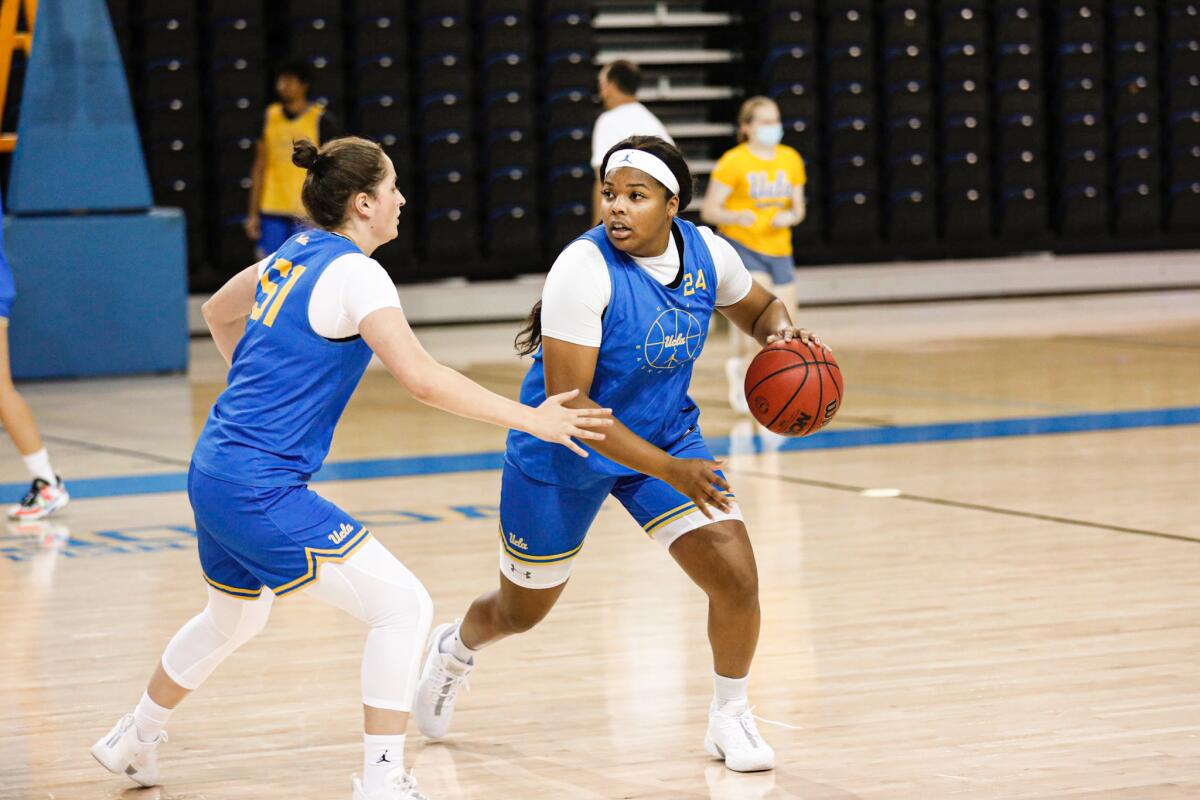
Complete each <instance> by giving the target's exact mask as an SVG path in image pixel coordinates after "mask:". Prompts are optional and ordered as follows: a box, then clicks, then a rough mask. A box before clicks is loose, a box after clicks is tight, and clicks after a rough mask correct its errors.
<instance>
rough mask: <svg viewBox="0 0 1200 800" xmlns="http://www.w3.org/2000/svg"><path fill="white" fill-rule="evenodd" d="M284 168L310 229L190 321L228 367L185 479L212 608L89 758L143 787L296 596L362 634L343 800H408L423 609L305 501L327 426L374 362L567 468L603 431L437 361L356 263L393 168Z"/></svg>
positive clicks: (365, 254)
mask: <svg viewBox="0 0 1200 800" xmlns="http://www.w3.org/2000/svg"><path fill="white" fill-rule="evenodd" d="M294 159H295V162H296V164H297V165H299V166H301V167H304V168H305V169H306V170H308V176H307V177H306V178H305V181H304V188H303V198H304V204H305V207H306V209H307V211H308V213H309V215H310V216H311V218H312V220H313V221H314V222H315V223H316V224H317V225H319V226H320V229H318V230H311V231H306V232H303V233H300V234H297V235H295V236H292V237H291V238H290V239H288V240H287V241H286V242H285V243H284V244H283V246H282V247H280V248H279V250H278V251H277V252H276V253H274V254H273V255H272V256H270V257H269V258H267V259H265V260H264V261H262V262H260V263H259V264H257V265H255V266H252V267H249V268H247V269H246V270H244V271H242V272H241V273H239V274H238V275H236V276H235V277H234V278H232V279H231V280H230V281H229V282H228V283H227V284H226V285H225V286H224V287H222V288H221V290H220V291H218V292H217V293H216V294H215V295H214V296H213V297H212V299H211V300H209V301H208V302H207V303H206V304H205V306H204V316H205V319H206V320H207V322H208V325H209V329H210V330H211V331H212V334H213V340H214V341H215V343H216V345H217V349H218V350H220V352H221V355H222V356H223V357H224V358H225V360H226V361H227V362H229V363H230V364H231V368H230V371H229V379H228V386H227V388H226V389H225V391H224V392H223V393H222V394H221V396H220V397H219V398H218V399H217V402H216V404H215V405H214V406H213V409H212V412H211V413H210V414H209V418H208V422H207V423H206V424H205V427H204V430H203V432H202V433H201V434H200V440H199V441H198V442H197V444H196V450H195V452H194V454H193V456H192V464H191V469H190V471H189V473H188V498H189V500H190V501H191V504H192V508H193V510H194V512H195V516H196V531H197V534H198V536H199V549H200V563H201V566H202V567H203V571H204V578H205V580H206V581H207V582H208V605H207V607H206V608H205V609H204V611H203V612H202V613H201V614H199V615H198V616H196V617H194V618H193V619H192V620H191V621H190V622H188V623H187V624H186V625H184V626H183V628H181V629H180V630H179V632H178V633H176V634H175V637H174V638H173V639H172V640H171V642H170V643H169V644H168V645H167V648H166V651H165V652H164V653H163V656H162V659H161V661H160V662H159V664H158V667H157V669H156V670H155V672H154V676H153V677H152V679H151V681H150V684H149V686H148V687H147V690H146V692H145V694H143V696H142V699H141V702H139V703H138V705H137V708H136V710H135V711H134V712H133V713H132V714H127V715H125V716H124V717H123V718H122V719H121V720H120V721H118V722H117V724H116V725H115V726H114V727H113V729H112V730H111V731H110V732H109V733H108V735H106V736H105V737H103V738H102V739H100V740H99V741H98V742H96V744H95V746H94V747H93V748H92V754H93V755H94V756H95V757H96V759H97V760H99V761H100V763H101V764H103V765H104V766H105V767H106V768H108V769H109V770H111V771H113V772H118V773H120V772H124V773H125V774H127V775H129V776H130V777H131V778H132V779H133V780H134V781H136V782H137V783H140V784H142V785H146V786H149V785H153V784H155V783H157V781H158V765H157V749H158V745H159V743H160V742H162V741H165V740H166V735H165V733H163V727H164V726H165V724H166V722H167V720H168V718H169V716H170V715H171V713H172V711H173V710H174V709H175V707H176V706H177V705H178V704H179V702H180V701H181V700H183V698H184V697H186V696H187V695H188V693H189V692H191V691H192V690H194V689H196V688H198V687H199V686H200V684H201V683H203V682H204V680H205V679H206V678H207V677H208V676H209V675H210V674H211V673H212V671H213V670H214V669H215V668H216V667H217V665H218V664H220V663H221V662H222V661H223V660H224V659H225V658H227V657H228V656H229V655H230V654H231V653H233V652H234V651H235V650H236V649H237V648H238V647H240V646H241V645H242V644H244V643H245V642H247V641H248V640H249V639H250V638H251V637H253V636H254V635H255V634H257V633H258V632H259V631H261V630H262V629H263V626H264V625H265V624H266V622H267V617H268V615H269V613H270V610H271V604H272V602H273V601H274V599H275V598H276V597H282V596H284V595H287V594H291V593H294V592H300V591H303V592H306V593H308V594H310V595H312V596H314V597H317V598H319V599H321V600H323V601H325V602H327V603H330V604H331V605H334V606H337V607H338V608H341V609H343V610H345V611H346V612H348V613H349V614H351V615H353V616H355V617H357V618H358V619H361V620H362V621H364V622H366V623H367V624H368V625H370V628H371V630H370V634H369V635H368V637H367V643H366V648H365V650H364V652H363V664H362V691H363V712H364V723H365V736H364V745H365V753H364V773H363V776H362V779H361V781H360V780H359V779H358V778H357V777H355V778H354V779H353V781H352V787H353V795H354V798H355V800H400V799H401V798H418V797H421V795H420V794H418V793H417V790H416V785H415V783H414V781H413V780H412V778H411V776H409V775H408V774H406V773H405V772H404V767H403V763H404V732H405V728H406V726H407V723H408V716H409V710H410V706H411V698H412V694H413V690H414V687H415V684H416V679H417V675H418V669H419V666H420V655H421V645H422V643H423V642H424V641H425V637H426V634H427V633H428V630H429V624H430V620H431V614H432V604H431V601H430V599H429V594H428V593H427V592H426V590H425V587H424V586H422V585H421V582H420V581H419V580H417V578H416V577H415V576H413V574H412V573H411V572H409V571H408V569H406V568H405V567H404V565H403V564H401V563H400V561H398V560H397V559H396V558H395V557H394V556H393V555H392V554H391V553H390V552H388V550H387V549H386V548H384V546H383V545H382V544H380V543H379V542H378V541H376V540H374V539H372V538H371V535H370V533H369V532H368V531H367V529H366V528H365V527H364V526H363V525H362V524H360V523H359V522H358V521H357V520H355V519H354V518H353V517H352V516H350V515H349V514H347V513H346V512H345V511H342V510H341V509H339V508H338V507H336V506H335V505H333V504H332V503H330V502H329V501H327V500H324V499H323V498H321V497H320V496H318V495H317V494H315V493H314V492H312V491H311V490H310V489H309V488H308V487H307V485H306V484H307V482H308V480H309V478H310V476H311V475H312V474H313V473H315V472H316V471H317V470H318V469H320V467H321V463H322V462H323V461H324V459H325V456H326V455H327V454H328V452H329V445H330V441H331V439H332V437H333V429H334V426H335V425H336V424H337V421H338V419H339V417H340V416H341V414H342V411H343V409H344V408H345V406H346V403H347V401H348V400H349V399H350V395H351V394H352V393H353V392H354V389H355V387H356V386H357V385H358V382H359V380H360V378H361V377H362V374H363V371H364V370H365V369H366V367H367V363H368V362H369V361H370V359H371V355H372V353H374V354H375V355H378V356H379V358H380V360H382V361H383V363H384V365H385V366H386V367H387V368H388V370H389V371H391V373H392V375H394V376H395V377H396V379H397V380H398V381H399V382H400V383H401V384H402V385H403V386H404V388H405V389H407V390H408V391H409V392H410V393H412V395H413V396H414V397H416V398H417V399H419V400H421V401H422V402H425V403H428V404H429V405H432V406H436V407H438V408H441V409H444V410H446V411H450V412H452V413H455V414H458V415H460V416H464V417H470V418H472V419H479V420H483V421H486V422H491V423H494V424H497V425H502V426H509V427H512V428H514V429H520V430H522V431H525V432H527V433H528V434H530V435H532V436H535V437H538V438H539V439H544V440H546V441H549V442H556V443H558V444H560V445H566V446H567V447H570V448H571V449H573V450H575V451H577V452H578V453H579V454H581V455H582V454H583V451H582V450H581V449H579V447H578V445H576V444H575V443H574V442H573V441H571V439H570V437H572V436H574V437H578V438H581V439H602V438H603V436H602V435H601V434H599V433H597V432H595V431H591V430H587V429H590V428H594V427H598V426H601V425H607V424H611V420H609V419H606V418H605V417H606V415H607V414H608V412H606V411H602V410H598V409H595V408H587V409H578V410H576V409H569V408H564V407H563V402H564V401H565V400H569V399H571V398H573V397H574V394H566V395H561V396H557V397H551V398H549V399H548V400H547V401H546V402H545V403H541V404H539V405H538V407H537V408H536V409H534V408H530V407H528V406H525V405H521V404H519V403H516V402H513V401H511V400H508V399H506V398H503V397H500V396H499V395H496V394H493V393H491V392H489V391H487V390H486V389H484V388H482V387H481V386H479V385H478V384H476V383H474V382H472V381H470V380H468V379H467V378H465V377H463V376H462V375H460V374H459V373H457V372H455V371H454V370H451V369H449V368H448V367H445V366H442V365H441V364H439V363H438V362H436V361H435V360H434V359H433V358H432V357H430V356H429V354H428V353H426V352H425V350H424V349H423V348H422V347H421V345H420V343H419V342H418V341H417V339H416V337H415V336H414V334H413V332H412V330H411V329H410V328H409V326H408V322H407V321H406V320H405V316H404V313H403V311H401V308H400V301H399V298H398V296H397V293H396V287H395V286H394V285H393V283H392V281H391V279H390V278H389V277H388V275H387V273H386V272H385V271H384V270H383V268H382V267H381V266H380V265H379V263H378V262H376V261H374V260H372V259H371V258H370V255H371V253H372V252H373V251H374V250H375V249H376V248H377V247H379V246H380V245H382V244H384V243H385V242H388V241H390V240H392V239H394V238H395V237H396V227H397V224H398V221H399V216H400V209H401V207H402V206H403V205H404V198H403V196H402V195H401V194H400V191H399V189H398V188H397V186H396V172H395V169H394V168H393V166H392V162H391V160H390V159H389V158H388V157H387V156H386V155H385V154H384V153H383V151H382V150H381V149H380V147H379V145H377V144H374V143H372V142H368V141H366V140H363V139H357V138H345V139H336V140H334V141H332V142H330V143H328V144H326V145H325V146H323V147H322V148H321V149H320V151H319V152H318V150H317V148H316V147H315V146H314V145H313V144H311V143H310V142H308V141H307V140H302V141H300V142H298V143H297V144H296V145H295V151H294ZM555 446H558V445H557V444H556V445H555ZM564 449H565V448H564ZM571 457H572V458H576V457H577V456H575V455H572V456H571Z"/></svg>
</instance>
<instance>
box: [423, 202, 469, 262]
mask: <svg viewBox="0 0 1200 800" xmlns="http://www.w3.org/2000/svg"><path fill="white" fill-rule="evenodd" d="M424 224H425V231H424V233H425V242H424V244H425V247H424V251H425V257H426V258H427V259H428V260H430V261H433V262H447V261H448V262H462V261H464V260H472V261H473V260H475V259H476V258H477V257H478V254H479V217H478V214H477V213H474V212H471V211H468V210H465V209H461V208H431V209H430V210H429V211H428V212H427V213H426V214H425V217H424ZM459 266H460V267H461V266H462V265H461V263H460V264H459ZM450 274H460V273H450Z"/></svg>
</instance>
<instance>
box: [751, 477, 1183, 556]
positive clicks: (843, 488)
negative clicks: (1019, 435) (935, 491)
mask: <svg viewBox="0 0 1200 800" xmlns="http://www.w3.org/2000/svg"><path fill="white" fill-rule="evenodd" d="M736 474H737V476H738V477H741V476H743V475H744V476H746V477H749V478H758V479H760V480H777V481H783V482H785V483H795V484H801V485H803V486H811V487H813V488H816V489H830V490H833V491H840V492H853V493H855V494H860V495H861V494H862V493H863V492H865V491H867V489H868V488H869V487H866V486H853V485H851V484H848V483H835V482H833V481H819V480H814V479H811V478H800V477H797V476H794V475H784V474H781V473H770V472H756V471H754V470H744V469H740V470H738V471H737V473H736ZM878 499H886V500H909V501H912V502H916V503H927V504H929V505H937V506H946V507H949V508H959V509H964V510H967V511H983V512H985V513H988V514H1001V515H1004V516H1009V517H1021V518H1024V519H1036V520H1039V521H1042V522H1054V523H1058V524H1060V525H1075V526H1078V527H1084V528H1095V529H1098V530H1105V531H1112V532H1114V533H1127V534H1131V535H1135V536H1147V537H1153V538H1156V539H1170V540H1173V541H1177V542H1191V543H1192V544H1200V539H1197V538H1194V537H1191V536H1183V535H1182V534H1178V533H1167V532H1165V531H1152V530H1149V529H1147V528H1130V527H1127V526H1124V525H1112V524H1109V523H1107V522H1092V521H1091V520H1084V519H1075V518H1074V517H1060V516H1058V515H1055V514H1042V513H1040V512H1037V511H1023V510H1021V509H1016V508H1004V507H1002V506H991V505H987V504H985V503H969V502H966V501H963V500H951V499H949V498H945V497H929V496H926V495H920V494H910V493H908V492H904V491H901V492H900V493H899V494H897V495H889V496H887V497H885V498H878Z"/></svg>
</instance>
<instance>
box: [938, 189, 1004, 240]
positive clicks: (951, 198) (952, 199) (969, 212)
mask: <svg viewBox="0 0 1200 800" xmlns="http://www.w3.org/2000/svg"><path fill="white" fill-rule="evenodd" d="M990 196H991V195H990V192H989V191H988V190H987V187H985V186H984V187H976V186H964V187H961V188H958V189H955V190H953V191H946V192H945V193H944V195H943V198H944V203H943V206H942V208H943V209H944V217H943V220H942V235H943V236H945V237H946V239H947V240H949V241H954V242H958V241H969V242H975V243H978V242H980V241H983V240H986V239H988V238H989V237H990V236H991V233H992V204H991V199H990Z"/></svg>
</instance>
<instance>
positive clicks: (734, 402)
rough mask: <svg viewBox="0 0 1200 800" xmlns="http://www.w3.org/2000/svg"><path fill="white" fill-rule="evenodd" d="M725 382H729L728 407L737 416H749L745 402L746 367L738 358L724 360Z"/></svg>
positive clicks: (747, 405) (748, 408) (748, 409)
mask: <svg viewBox="0 0 1200 800" xmlns="http://www.w3.org/2000/svg"><path fill="white" fill-rule="evenodd" d="M725 380H727V381H729V407H730V408H732V409H733V410H734V412H736V413H738V414H749V413H750V405H749V404H748V403H747V402H746V365H745V363H743V361H742V359H740V358H727V359H725Z"/></svg>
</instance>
